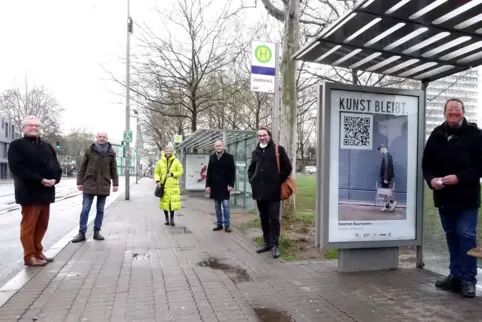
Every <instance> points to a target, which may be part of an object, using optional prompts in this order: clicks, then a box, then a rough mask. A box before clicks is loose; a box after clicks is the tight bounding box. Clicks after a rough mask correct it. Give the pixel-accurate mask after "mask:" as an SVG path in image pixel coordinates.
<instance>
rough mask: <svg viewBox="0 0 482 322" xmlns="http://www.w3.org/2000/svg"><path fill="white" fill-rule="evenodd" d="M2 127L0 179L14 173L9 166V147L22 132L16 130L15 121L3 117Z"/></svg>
mask: <svg viewBox="0 0 482 322" xmlns="http://www.w3.org/2000/svg"><path fill="white" fill-rule="evenodd" d="M0 122H1V128H0V180H5V179H10V178H12V175H11V173H10V169H9V167H8V148H9V147H10V143H11V142H12V141H13V140H15V139H17V138H19V137H20V136H21V135H20V133H17V132H15V125H14V124H13V122H11V121H9V120H7V119H5V118H1V121H0Z"/></svg>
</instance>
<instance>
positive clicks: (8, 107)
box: [0, 81, 64, 139]
mask: <svg viewBox="0 0 482 322" xmlns="http://www.w3.org/2000/svg"><path fill="white" fill-rule="evenodd" d="M63 111H64V109H63V108H62V107H61V106H60V105H59V102H58V101H57V99H56V98H55V97H54V96H53V94H52V93H50V92H49V91H48V90H47V89H45V88H44V87H43V86H39V87H36V86H33V87H31V88H30V87H29V85H28V82H27V81H26V82H25V88H24V89H23V90H22V89H20V88H12V89H7V90H5V91H4V92H3V93H1V94H0V114H1V115H3V116H4V117H6V118H8V119H9V120H11V121H12V123H13V124H14V125H15V130H16V131H18V132H20V131H21V130H22V120H23V119H24V118H25V117H26V116H28V115H35V116H36V117H37V118H38V119H39V120H40V122H41V123H42V133H43V136H44V137H45V138H47V139H48V138H52V137H54V136H55V135H57V134H58V133H59V132H60V120H61V114H62V112H63Z"/></svg>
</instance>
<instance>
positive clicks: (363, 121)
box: [323, 88, 423, 243]
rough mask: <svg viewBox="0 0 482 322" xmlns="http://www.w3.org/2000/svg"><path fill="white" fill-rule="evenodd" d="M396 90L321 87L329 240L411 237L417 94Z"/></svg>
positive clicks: (414, 230)
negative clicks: (394, 92)
mask: <svg viewBox="0 0 482 322" xmlns="http://www.w3.org/2000/svg"><path fill="white" fill-rule="evenodd" d="M399 92H400V93H403V91H399ZM400 93H397V94H390V93H386V92H385V93H384V92H383V91H382V92H375V91H373V92H371V91H370V88H367V89H363V90H360V91H357V90H345V89H337V88H329V89H324V94H323V95H324V96H325V100H324V102H325V106H323V108H325V111H324V113H323V114H324V115H325V117H328V118H329V120H328V121H327V122H326V123H325V124H326V125H329V129H325V133H326V135H327V137H328V139H327V141H328V146H329V153H327V154H325V157H328V158H329V165H328V167H329V170H327V172H328V174H329V175H328V178H329V180H328V181H324V183H323V184H324V185H325V186H327V187H328V191H329V192H328V193H329V196H327V198H326V199H327V200H328V207H327V213H325V214H324V215H325V216H327V217H328V218H325V225H324V226H325V228H324V229H325V230H327V231H326V232H325V234H327V242H328V243H349V242H377V241H405V240H415V239H416V237H417V236H416V235H417V218H416V213H417V211H416V210H417V202H416V201H417V167H418V166H417V164H418V156H417V154H418V152H417V151H418V142H419V126H418V123H419V105H420V97H419V96H416V95H409V94H408V91H407V94H400ZM326 96H328V97H326ZM422 135H423V134H422Z"/></svg>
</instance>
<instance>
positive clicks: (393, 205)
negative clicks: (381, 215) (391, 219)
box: [389, 201, 397, 211]
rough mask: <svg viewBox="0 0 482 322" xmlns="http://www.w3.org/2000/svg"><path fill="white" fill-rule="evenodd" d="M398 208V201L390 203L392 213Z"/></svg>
mask: <svg viewBox="0 0 482 322" xmlns="http://www.w3.org/2000/svg"><path fill="white" fill-rule="evenodd" d="M396 206H397V202H396V201H394V202H391V203H390V208H389V210H390V211H393V210H395V207H396Z"/></svg>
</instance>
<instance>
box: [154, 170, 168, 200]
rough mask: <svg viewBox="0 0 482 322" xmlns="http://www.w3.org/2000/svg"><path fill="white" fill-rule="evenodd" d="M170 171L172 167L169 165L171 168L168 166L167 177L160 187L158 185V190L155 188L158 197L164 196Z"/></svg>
mask: <svg viewBox="0 0 482 322" xmlns="http://www.w3.org/2000/svg"><path fill="white" fill-rule="evenodd" d="M171 165H172V162H171ZM170 171H171V167H170V166H169V168H167V172H166V177H165V178H164V181H163V182H162V183H161V186H160V187H159V186H156V190H154V196H156V197H157V198H162V197H164V186H165V185H166V180H167V177H168V174H169V172H170Z"/></svg>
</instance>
